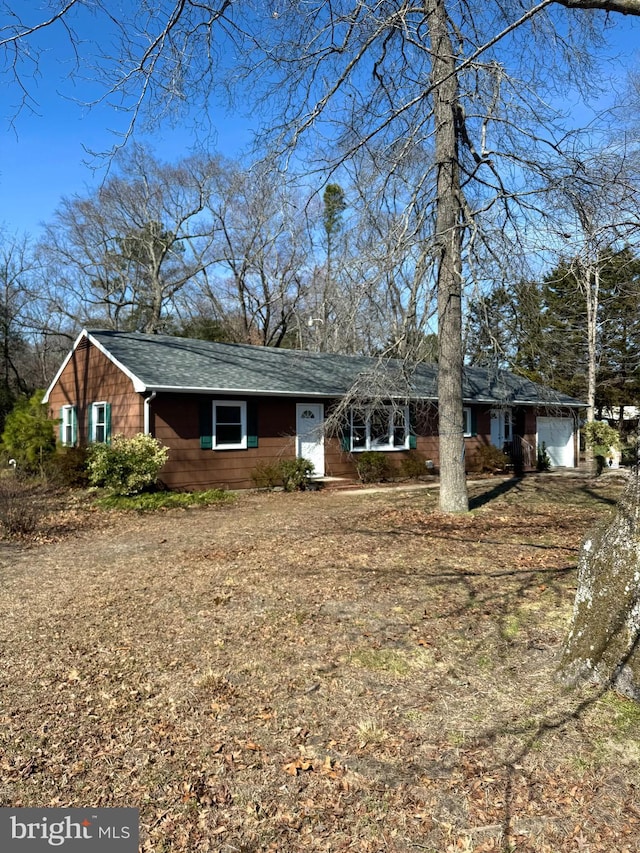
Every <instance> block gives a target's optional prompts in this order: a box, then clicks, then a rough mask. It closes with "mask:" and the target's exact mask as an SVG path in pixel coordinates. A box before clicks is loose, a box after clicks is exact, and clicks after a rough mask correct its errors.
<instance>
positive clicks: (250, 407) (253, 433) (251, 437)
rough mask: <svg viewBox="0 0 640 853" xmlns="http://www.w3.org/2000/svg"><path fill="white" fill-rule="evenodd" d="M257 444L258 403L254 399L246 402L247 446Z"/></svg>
mask: <svg viewBox="0 0 640 853" xmlns="http://www.w3.org/2000/svg"><path fill="white" fill-rule="evenodd" d="M257 446H258V404H257V402H256V401H255V400H249V401H248V402H247V447H257Z"/></svg>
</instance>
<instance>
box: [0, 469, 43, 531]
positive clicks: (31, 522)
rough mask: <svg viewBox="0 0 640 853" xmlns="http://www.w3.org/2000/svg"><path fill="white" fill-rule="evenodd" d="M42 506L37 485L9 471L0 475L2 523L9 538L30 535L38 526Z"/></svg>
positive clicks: (0, 518)
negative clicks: (3, 475)
mask: <svg viewBox="0 0 640 853" xmlns="http://www.w3.org/2000/svg"><path fill="white" fill-rule="evenodd" d="M41 515H42V508H41V505H40V502H39V500H38V494H37V487H36V485H35V484H34V483H33V482H30V481H28V480H20V479H19V478H18V477H16V476H15V475H14V474H12V473H9V474H8V475H7V476H5V477H0V524H2V531H3V534H4V536H5V537H7V538H20V537H23V536H30V535H31V534H32V533H33V532H34V531H35V529H36V528H37V526H38V521H39V519H40V516H41Z"/></svg>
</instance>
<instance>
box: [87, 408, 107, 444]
mask: <svg viewBox="0 0 640 853" xmlns="http://www.w3.org/2000/svg"><path fill="white" fill-rule="evenodd" d="M108 405H109V404H108V403H107V401H106V400H100V401H99V402H97V403H92V404H91V435H90V436H89V441H91V442H92V443H94V444H98V443H99V444H106V443H107V406H108ZM98 406H104V421H103V422H102V424H101V425H102V428H103V429H104V438H103V439H102V441H101V442H98V439H97V437H96V427H97V426H98V420H97V418H96V413H97V411H98Z"/></svg>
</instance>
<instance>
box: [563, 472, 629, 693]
mask: <svg viewBox="0 0 640 853" xmlns="http://www.w3.org/2000/svg"><path fill="white" fill-rule="evenodd" d="M639 637H640V475H639V474H638V472H637V471H635V472H634V473H632V474H631V479H630V482H629V484H628V485H627V487H626V489H625V491H624V493H623V495H622V497H621V498H620V501H619V503H618V507H617V510H616V514H615V516H614V518H613V520H612V521H610V522H609V523H608V524H605V525H602V526H601V527H600V528H598V529H597V530H596V531H594V532H593V533H591V534H590V535H589V536H587V538H586V539H585V541H584V542H583V544H582V548H581V551H580V560H579V563H578V590H577V592H576V599H575V604H574V610H573V621H572V624H571V630H570V633H569V636H568V639H567V642H566V644H565V648H564V654H563V658H562V663H561V673H562V676H563V678H564V680H565V681H566V682H568V683H571V684H575V683H577V682H580V681H583V680H589V681H593V682H595V683H597V684H600V685H602V686H613V687H615V688H616V689H617V690H618V691H619V692H621V693H623V694H624V695H626V696H629V697H630V698H632V699H636V700H640V649H639V648H638V639H639Z"/></svg>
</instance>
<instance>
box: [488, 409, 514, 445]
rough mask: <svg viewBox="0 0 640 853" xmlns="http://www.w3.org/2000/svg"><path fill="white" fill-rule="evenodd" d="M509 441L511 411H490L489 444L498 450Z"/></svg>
mask: <svg viewBox="0 0 640 853" xmlns="http://www.w3.org/2000/svg"><path fill="white" fill-rule="evenodd" d="M508 441H511V410H510V409H491V444H492V445H493V446H494V447H499V448H500V450H502V448H503V447H504V445H505V443H506V442H508Z"/></svg>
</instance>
